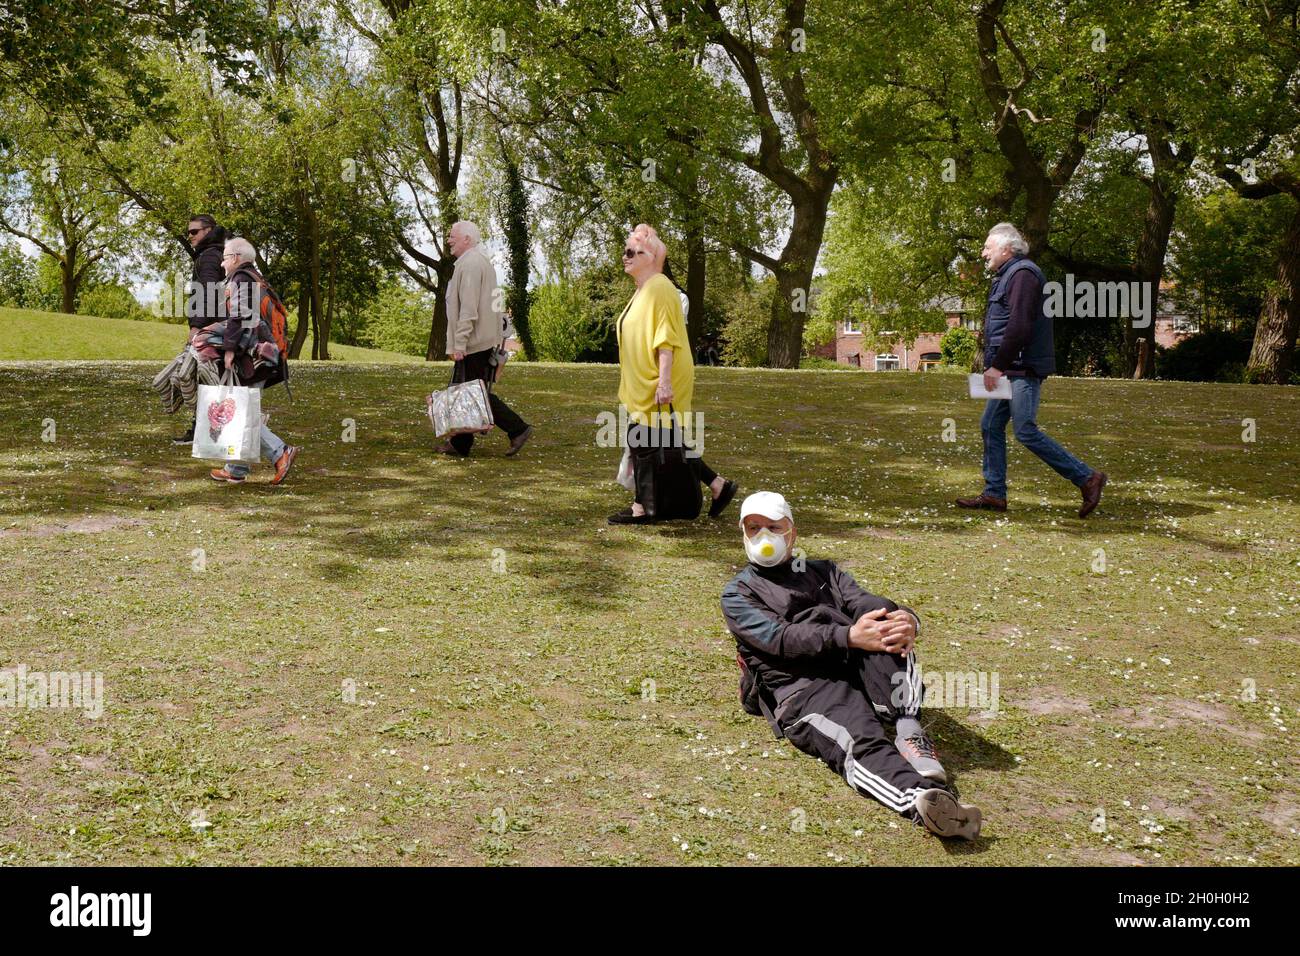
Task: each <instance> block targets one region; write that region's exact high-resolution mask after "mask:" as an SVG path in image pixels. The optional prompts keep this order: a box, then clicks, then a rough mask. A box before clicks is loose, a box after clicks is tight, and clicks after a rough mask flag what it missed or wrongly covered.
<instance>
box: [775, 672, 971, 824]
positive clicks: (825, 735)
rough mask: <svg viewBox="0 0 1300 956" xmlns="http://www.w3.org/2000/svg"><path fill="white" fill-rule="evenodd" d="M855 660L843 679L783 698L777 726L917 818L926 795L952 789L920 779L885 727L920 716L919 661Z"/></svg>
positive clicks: (854, 782)
mask: <svg viewBox="0 0 1300 956" xmlns="http://www.w3.org/2000/svg"><path fill="white" fill-rule="evenodd" d="M853 659H854V664H855V666H856V669H855V670H853V671H850V672H849V673H846V675H845V677H844V679H842V680H839V679H835V680H832V679H823V678H818V679H813V680H812V681H811V682H810V683H809V684H808V685H807V686H806V687H804V688H802V689H799V690H796V691H794V692H793V693H792V694H790V696H789V697H785V698H783V699H782V700H781V703H780V704H779V705H778V707H777V720H778V722H779V723H780V724H781V729H782V730H783V731H784V732H785V736H786V738H787V739H788V740H789V741H790V742H791V743H792V744H794V745H795V746H796V747H798V748H799V749H800V750H802V751H803V752H804V753H806V754H809V755H811V756H813V757H816V758H818V759H819V760H821V761H823V762H824V763H825V764H826V765H827V766H829V767H830V768H831V769H832V770H834V771H835V772H836V773H837V774H839V775H840V776H841V777H843V778H844V781H845V782H846V783H847V784H848V785H849V786H850V787H852V788H853V789H854V790H856V791H858V792H859V793H861V794H862V795H863V796H866V797H871V798H872V799H873V800H877V801H879V802H880V803H883V804H884V805H885V806H887V807H889V809H891V810H893V811H895V812H896V813H900V814H902V815H903V816H905V817H907V818H908V819H911V820H914V819H916V810H915V804H916V797H917V795H918V794H919V793H920V792H921V791H922V790H930V789H933V788H935V787H941V788H942V789H947V788H946V787H942V785H941V784H938V783H935V782H934V781H933V780H930V779H927V778H926V777H922V776H921V775H920V774H919V773H917V772H916V770H915V769H913V767H912V765H911V764H910V763H908V762H907V760H906V759H904V757H903V755H902V754H900V753H899V752H898V748H896V747H895V746H894V741H893V739H892V738H891V737H890V736H889V735H888V734H887V733H886V730H885V724H884V722H885V721H889V722H890V723H892V722H893V721H896V720H897V719H898V718H899V717H902V716H910V717H916V716H918V715H919V714H920V710H921V697H922V694H923V687H922V685H921V675H920V672H919V671H918V670H917V669H916V656H915V654H907V655H905V656H904V655H899V654H886V653H883V652H877V653H869V652H866V651H854V652H853Z"/></svg>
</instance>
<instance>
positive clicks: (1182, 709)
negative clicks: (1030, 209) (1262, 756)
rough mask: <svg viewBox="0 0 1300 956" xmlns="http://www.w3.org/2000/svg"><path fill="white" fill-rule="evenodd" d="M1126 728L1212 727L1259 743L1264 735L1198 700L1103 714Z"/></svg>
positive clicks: (1180, 700) (1225, 711) (1170, 728)
mask: <svg viewBox="0 0 1300 956" xmlns="http://www.w3.org/2000/svg"><path fill="white" fill-rule="evenodd" d="M1106 717H1107V719H1109V720H1113V721H1117V722H1119V723H1122V724H1124V725H1125V726H1128V727H1135V728H1139V729H1154V730H1173V729H1175V728H1178V727H1189V726H1204V727H1213V728H1217V729H1219V730H1222V731H1224V732H1226V733H1229V734H1232V735H1233V736H1234V737H1239V738H1240V739H1242V740H1246V741H1250V742H1251V743H1260V742H1261V741H1263V740H1265V739H1266V735H1265V734H1263V733H1261V732H1260V731H1258V730H1252V729H1251V728H1249V727H1243V726H1241V724H1240V723H1239V722H1238V721H1237V719H1236V716H1235V715H1234V714H1233V713H1232V711H1230V710H1228V709H1227V708H1226V707H1221V706H1219V705H1218V704H1207V703H1205V702H1204V701H1199V700H1185V699H1181V698H1180V699H1175V700H1168V701H1163V702H1162V703H1161V704H1160V706H1159V707H1158V708H1157V707H1147V708H1144V709H1143V710H1141V711H1138V710H1136V709H1134V708H1132V707H1120V708H1117V709H1116V710H1114V711H1111V712H1110V713H1109V714H1107V715H1106Z"/></svg>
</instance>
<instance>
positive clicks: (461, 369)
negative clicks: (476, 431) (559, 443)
mask: <svg viewBox="0 0 1300 956" xmlns="http://www.w3.org/2000/svg"><path fill="white" fill-rule="evenodd" d="M447 247H448V248H449V249H450V250H451V254H452V255H453V256H455V257H456V270H455V271H454V272H453V273H452V276H451V282H449V283H448V284H447V354H448V355H450V356H451V357H452V359H453V360H454V361H455V363H456V364H455V367H454V369H453V371H452V376H451V382H452V384H453V385H455V384H457V383H458V382H468V381H472V380H473V379H476V378H480V379H482V380H483V381H485V382H487V386H488V401H489V403H490V404H491V406H492V420H493V422H495V423H496V426H497V428H500V429H501V430H502V431H504V432H505V433H506V436H507V437H508V438H509V439H510V447H509V448H508V449H506V454H507V455H513V454H515V453H516V452H518V451H519V449H520V448H523V447H524V442H526V441H528V439H529V438H531V437H532V434H533V426H532V425H529V424H528V423H527V422H525V421H524V420H523V419H522V418H520V417H519V416H518V415H517V414H515V412H514V410H513V409H511V408H510V406H509V405H507V404H506V403H505V402H503V401H501V399H499V398H497V396H496V394H495V393H493V392H492V380H493V378H494V377H495V373H496V362H497V354H496V353H497V349H498V348H499V347H500V345H501V341H502V334H503V329H502V324H501V313H500V312H499V311H498V310H497V306H496V300H497V296H498V293H497V274H496V270H495V269H494V268H493V267H492V260H491V259H489V258H488V257H487V252H486V251H485V250H484V249H483V246H482V244H481V241H480V235H479V229H478V226H476V225H474V223H472V222H458V223H456V224H455V225H454V226H452V227H451V232H449V233H448V235H447ZM473 446H474V436H473V435H472V434H470V435H454V436H452V438H451V439H450V440H449V441H447V442H446V443H445V444H443V445H442V446H441V447H440V448H439V449H438V451H440V452H443V453H444V454H448V455H455V456H459V457H461V458H464V457H466V456H467V455H469V452H470V449H471V448H472V447H473Z"/></svg>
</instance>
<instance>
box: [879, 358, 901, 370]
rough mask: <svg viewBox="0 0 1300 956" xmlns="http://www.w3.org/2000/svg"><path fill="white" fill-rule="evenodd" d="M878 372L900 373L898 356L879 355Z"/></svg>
mask: <svg viewBox="0 0 1300 956" xmlns="http://www.w3.org/2000/svg"><path fill="white" fill-rule="evenodd" d="M876 371H877V372H896V371H898V356H897V355H877V356H876Z"/></svg>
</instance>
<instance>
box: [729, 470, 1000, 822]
mask: <svg viewBox="0 0 1300 956" xmlns="http://www.w3.org/2000/svg"><path fill="white" fill-rule="evenodd" d="M740 526H741V530H742V532H743V534H744V543H745V553H746V555H747V556H748V557H749V564H748V565H747V566H746V567H745V568H744V569H743V570H742V571H741V572H740V573H739V574H738V575H736V577H735V578H733V579H732V580H731V582H730V583H729V584H728V585H727V586H726V587H725V588H724V589H723V591H722V614H723V617H724V618H725V619H726V622H727V629H728V630H729V631H731V634H732V636H733V637H735V639H736V647H737V650H738V652H739V653H738V654H737V660H738V661H739V662H740V668H741V680H740V688H741V699H742V701H743V702H744V706H745V710H747V711H748V712H750V713H752V714H755V715H757V714H762V715H763V716H764V717H766V718H767V720H768V723H770V724H771V725H772V730H773V731H774V732H775V733H776V735H777V737H786V738H787V739H788V740H789V741H790V742H791V743H792V744H794V745H795V746H796V747H798V748H799V749H800V750H802V751H803V752H804V753H807V754H811V755H812V756H814V757H817V758H819V759H821V760H823V761H825V762H826V763H827V764H829V765H830V767H831V768H832V769H833V770H834V771H835V772H836V773H838V774H841V775H842V776H843V777H844V779H845V781H847V782H848V785H849V786H850V787H852V788H853V789H855V790H857V791H858V792H859V793H861V794H863V795H864V796H868V797H871V798H873V799H875V800H878V801H880V802H881V803H883V804H884V805H885V806H887V807H889V808H890V809H891V810H894V811H896V812H897V813H900V814H902V815H903V816H905V817H907V818H908V819H909V820H912V821H913V822H915V823H918V824H920V825H922V826H924V827H925V828H926V829H927V830H929V831H930V832H931V833H935V834H937V835H939V836H941V837H961V838H963V839H966V840H973V839H975V838H976V837H977V836H978V835H979V832H980V821H981V816H980V811H979V810H978V809H977V808H976V807H973V806H967V805H966V804H962V803H958V802H957V799H956V794H955V792H954V791H953V790H952V789H950V787H949V786H948V775H947V773H946V772H945V771H944V769H943V766H942V765H941V764H940V763H939V758H938V755H937V754H936V753H935V750H934V744H933V743H931V742H930V738H929V737H927V736H926V734H925V731H923V730H922V729H921V723H920V713H921V697H922V695H923V690H924V688H923V686H922V684H921V680H920V672H919V671H918V670H917V667H916V655H915V653H914V651H913V645H914V644H915V643H916V635H917V629H918V627H919V625H920V622H919V619H918V618H917V616H916V614H915V613H914V612H913V611H912V610H910V609H909V608H902V607H899V606H898V605H897V604H895V603H894V602H893V601H890V600H888V599H887V598H882V597H877V596H876V595H874V594H868V593H867V592H866V591H864V590H862V588H860V587H859V586H858V583H857V582H856V581H854V580H853V576H852V575H850V574H849V573H848V572H846V571H841V570H840V569H839V568H838V567H836V566H835V563H834V562H833V561H808V560H805V559H804V558H803V557H802V556H794V555H793V553H792V549H793V547H794V541H795V530H794V515H793V514H792V513H791V511H790V506H789V504H787V503H786V500H785V498H784V497H782V496H781V495H779V494H775V493H773V492H770V491H760V492H757V493H756V494H752V495H750V496H749V497H748V498H746V499H745V502H744V504H743V505H741V508H740ZM886 722H888V723H889V724H892V725H893V729H894V734H895V736H894V739H893V740H890V739H889V737H888V736H887V735H886V730H885V724H886Z"/></svg>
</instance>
